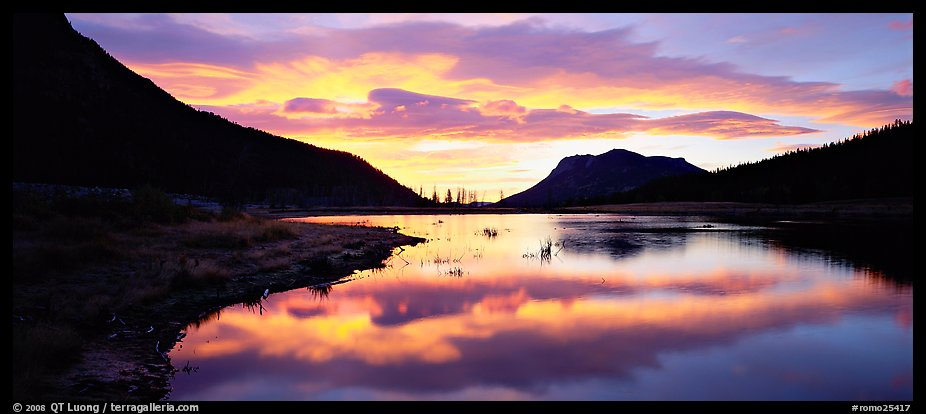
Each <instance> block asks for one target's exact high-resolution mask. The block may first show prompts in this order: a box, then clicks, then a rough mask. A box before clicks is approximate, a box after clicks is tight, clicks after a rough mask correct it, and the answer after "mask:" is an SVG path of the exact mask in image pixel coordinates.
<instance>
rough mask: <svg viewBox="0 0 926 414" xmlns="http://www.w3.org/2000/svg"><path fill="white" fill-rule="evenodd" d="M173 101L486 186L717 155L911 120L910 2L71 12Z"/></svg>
mask: <svg viewBox="0 0 926 414" xmlns="http://www.w3.org/2000/svg"><path fill="white" fill-rule="evenodd" d="M68 18H69V19H70V20H71V21H72V23H73V25H74V27H75V29H77V30H78V31H79V32H81V33H82V34H84V35H86V36H89V37H91V38H92V39H94V40H95V41H97V42H98V43H99V44H100V45H101V46H102V47H103V48H104V49H106V50H107V51H108V52H110V53H111V54H112V55H113V56H115V57H116V58H117V59H119V60H120V61H121V62H123V63H124V64H125V65H127V66H128V67H129V68H131V69H132V70H134V71H135V72H137V73H139V74H141V75H143V76H145V77H148V78H150V79H151V80H152V81H154V82H155V83H156V84H157V85H158V86H160V87H161V88H163V89H165V90H167V91H168V92H169V93H171V94H172V95H173V96H175V97H176V98H177V99H179V100H181V101H183V102H185V103H188V104H190V105H193V106H195V107H197V108H200V109H203V110H206V111H211V112H214V113H217V114H220V115H222V116H224V117H226V118H228V119H230V120H232V121H235V122H237V123H239V124H242V125H245V126H251V127H255V128H259V129H262V130H266V131H268V132H271V133H274V134H278V135H282V136H285V137H290V138H294V139H298V140H301V141H304V142H308V143H312V144H315V145H318V146H321V147H326V148H333V149H339V150H345V151H349V152H352V153H355V154H357V155H359V156H361V157H363V158H364V159H366V160H367V161H369V162H370V163H371V164H373V165H374V166H376V167H377V168H380V169H382V170H383V171H384V172H386V173H387V174H389V175H391V176H393V177H394V178H396V179H397V180H398V181H399V182H401V183H402V184H405V185H407V186H410V187H413V188H414V189H415V190H418V188H419V187H420V186H423V187H424V189H425V192H426V193H427V194H430V190H431V188H432V187H433V186H436V187H437V188H438V189H439V191H440V192H443V191H444V189H446V188H448V187H452V188H456V187H459V186H464V187H466V188H467V189H471V190H477V191H479V192H480V193H482V194H487V195H484V196H483V198H484V199H485V200H486V201H495V200H497V199H498V194H499V190H501V191H504V193H505V194H513V193H516V192H518V191H521V190H524V189H526V188H527V187H529V186H531V185H532V184H534V183H536V182H537V181H539V180H540V179H542V178H544V177H545V176H546V175H547V174H548V173H549V172H550V170H551V169H553V167H554V166H555V165H556V163H557V162H558V161H559V160H560V159H562V158H563V157H566V156H570V155H575V154H599V153H602V152H605V151H607V150H609V149H612V148H625V149H629V150H631V151H635V152H639V153H642V154H644V155H666V156H672V157H684V158H686V159H687V160H688V161H689V162H692V163H693V164H695V165H698V166H700V167H702V168H706V169H713V168H717V167H722V166H726V165H729V164H731V163H738V162H743V161H753V160H758V159H761V158H765V157H768V156H769V155H770V154H773V153H777V152H781V151H785V150H788V149H794V148H806V147H814V146H819V145H821V144H824V143H826V142H830V141H834V140H838V139H841V138H844V137H846V136H847V135H851V134H853V133H856V132H860V131H862V130H864V129H867V128H873V127H877V126H880V125H883V124H885V123H888V122H891V121H893V120H895V119H903V120H909V119H912V111H913V109H912V106H913V104H912V101H913V64H912V59H913V46H912V38H913V22H912V15H911V14H750V15H739V14H724V15H705V14H697V15H694V14H687V15H686V14H655V15H636V14H633V15H629V14H628V15H623V14H617V15H609V14H591V15H582V14H563V15H517V14H511V15H509V14H502V15H498V14H459V15H416V14H385V15H366V14H351V15H290V14H259V15H248V14H179V15H175V14H68Z"/></svg>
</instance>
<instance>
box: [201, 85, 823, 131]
mask: <svg viewBox="0 0 926 414" xmlns="http://www.w3.org/2000/svg"><path fill="white" fill-rule="evenodd" d="M368 100H369V104H370V105H368V106H365V108H367V109H366V110H367V111H369V113H368V114H366V116H354V117H327V118H317V117H313V118H304V119H290V118H284V117H281V116H279V115H277V114H276V111H277V110H278V109H279V105H276V106H275V105H271V104H267V103H261V104H260V105H238V106H235V107H207V106H200V108H202V109H205V110H209V111H213V112H217V113H220V114H222V115H225V116H227V117H229V118H231V119H234V120H237V121H238V122H241V123H245V124H248V125H254V126H256V127H259V128H264V129H267V130H270V131H275V132H277V133H282V134H306V135H311V134H312V133H319V132H333V131H339V132H341V133H344V134H345V136H353V137H368V136H397V137H424V136H433V135H442V136H447V137H451V138H458V139H484V140H490V141H538V140H551V139H561V138H578V137H590V136H598V137H604V136H608V137H615V136H617V137H619V136H621V135H623V134H626V133H630V132H644V133H651V134H675V135H707V136H712V137H716V138H722V139H736V138H749V137H757V136H758V137H761V136H771V135H777V136H784V135H800V134H807V133H812V132H819V131H817V130H815V129H810V128H804V127H798V126H787V125H780V124H779V123H778V122H777V121H775V120H771V119H767V118H762V117H758V116H755V115H750V114H745V113H741V112H732V111H714V112H700V113H694V114H688V115H681V116H674V117H667V118H659V119H648V118H646V117H644V116H642V115H635V114H628V113H613V114H592V113H588V112H584V111H580V110H577V109H575V108H571V107H569V106H566V105H563V106H561V107H559V108H556V109H526V108H524V107H523V106H520V105H518V104H517V103H516V102H514V101H511V100H505V101H491V102H488V103H486V104H484V105H479V104H478V103H477V102H475V101H472V100H466V99H456V98H450V97H443V96H435V95H424V94H419V93H414V92H409V91H405V90H402V89H394V88H389V89H375V90H373V91H370V93H369V96H368ZM336 105H342V104H339V103H337V102H334V101H329V100H325V99H314V98H295V99H291V100H289V101H287V102H286V104H285V105H283V111H284V112H287V113H298V112H312V113H326V112H324V111H326V110H327V109H326V108H334V107H335V106H336ZM344 105H347V104H344ZM359 106H363V105H359ZM500 108H501V109H504V111H503V113H499V112H500ZM328 113H331V112H328Z"/></svg>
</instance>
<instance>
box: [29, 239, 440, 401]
mask: <svg viewBox="0 0 926 414" xmlns="http://www.w3.org/2000/svg"><path fill="white" fill-rule="evenodd" d="M261 223H262V222H261ZM227 224H228V223H215V222H213V223H209V224H205V225H204V224H201V223H193V224H188V225H190V226H208V225H215V226H219V225H227ZM248 224H251V223H250V222H248ZM259 225H260V226H267V225H269V224H259ZM185 226H187V225H180V226H168V227H163V228H160V229H159V231H160V232H161V233H160V235H158V236H155V238H156V239H157V238H159V239H161V240H158V241H159V242H160V243H161V246H154V247H152V249H153V250H157V247H161V249H160V250H157V254H158V255H159V256H158V257H168V256H166V255H179V257H182V258H183V257H187V256H188V255H189V258H190V261H192V260H194V259H193V258H194V257H196V259H195V260H196V266H199V263H200V260H202V262H203V266H202V267H203V268H206V267H207V263H219V264H220V265H224V266H225V267H224V268H222V269H223V270H222V271H224V272H228V273H227V274H225V275H224V276H223V278H222V279H197V280H194V281H193V282H189V283H188V284H183V285H178V286H175V285H174V284H169V285H166V286H167V288H168V289H169V290H168V291H167V292H166V293H165V294H162V295H160V296H157V297H155V298H153V299H138V300H135V299H132V300H131V302H130V303H129V304H128V305H119V306H116V305H114V306H113V307H112V308H107V309H110V310H107V311H106V313H105V315H104V314H102V312H99V313H98V314H97V317H92V318H90V319H86V318H87V317H84V320H83V325H82V326H83V327H82V328H80V331H79V332H80V334H79V341H80V345H79V347H78V348H77V349H75V350H73V355H71V356H70V358H71V359H72V360H74V361H75V362H73V363H72V364H70V365H69V366H67V367H66V368H65V369H64V370H63V371H54V372H48V373H45V374H41V375H40V376H38V377H35V378H37V379H38V382H37V383H36V384H35V386H36V387H38V388H36V389H34V390H33V392H31V393H30V394H29V395H18V396H17V395H14V397H16V398H21V399H38V400H53V399H66V400H74V401H99V400H112V401H158V400H165V399H169V395H170V391H171V386H170V384H171V380H172V379H173V376H174V374H175V373H177V372H179V369H175V368H174V366H173V365H172V364H171V362H170V360H169V358H168V356H167V354H168V353H169V351H170V350H171V349H173V347H174V346H175V345H176V344H177V343H178V342H179V340H181V339H182V334H181V332H183V331H184V329H185V328H186V327H187V326H189V325H191V324H194V325H195V324H197V323H198V322H200V321H204V320H207V319H209V318H213V317H217V316H218V313H219V312H221V309H223V308H225V307H228V306H234V305H237V304H253V306H255V309H260V306H261V305H260V303H261V300H262V298H263V296H264V293H265V292H267V293H268V294H269V293H277V292H283V291H288V290H292V289H300V288H306V287H312V286H315V285H319V284H328V283H332V282H336V281H338V280H340V279H342V278H344V277H346V276H350V275H351V274H352V272H354V271H355V270H363V269H370V268H377V267H382V266H384V264H383V261H385V260H386V259H387V258H388V257H389V256H391V255H392V252H393V251H394V249H395V248H398V247H400V246H407V245H415V244H418V243H421V242H424V241H425V239H423V238H419V237H413V236H407V235H403V234H400V233H398V232H397V231H396V230H395V229H390V228H382V227H358V226H338V225H323V224H306V223H293V224H292V225H289V226H288V228H291V229H294V230H293V231H294V232H295V234H294V236H295V237H287V238H281V239H273V240H270V241H260V242H257V241H255V242H253V244H249V245H248V247H247V248H218V247H210V248H199V249H195V248H190V247H188V246H185V245H184V244H183V243H180V242H178V240H184V239H183V238H182V237H184V236H187V237H188V236H189V234H186V233H181V230H183V231H186V232H187V233H193V234H194V235H197V236H202V234H204V232H205V230H203V227H193V228H192V230H191V229H188V228H185ZM206 229H209V227H206ZM195 232H199V233H195ZM14 236H15V233H14ZM118 236H125V237H126V238H127V239H128V240H129V241H133V242H134V241H137V240H136V239H138V238H142V239H145V237H139V236H136V235H134V234H133V235H131V237H130V236H128V235H121V234H120V235H118ZM15 241H16V239H15V237H14V242H15ZM165 245H166V246H167V247H166V248H165V247H163V246H165ZM126 246H127V247H126V249H127V250H129V252H130V254H131V256H129V257H124V258H123V259H121V260H119V261H116V262H108V263H105V264H103V265H95V266H93V267H90V268H88V269H84V273H89V274H91V277H101V278H107V279H106V280H107V281H98V282H97V283H100V284H102V285H99V286H98V288H99V291H101V292H102V291H103V290H104V289H105V287H106V285H108V284H112V282H111V281H112V280H113V279H116V278H120V277H122V278H126V277H130V276H128V274H129V269H137V268H140V267H144V266H149V265H150V264H151V263H152V257H153V256H152V253H151V252H150V251H144V250H145V248H144V247H143V246H142V245H137V244H129V243H127V244H126ZM284 249H285V251H286V253H287V255H286V256H284V257H283V258H282V259H281V258H279V257H276V256H268V257H275V258H274V259H273V260H276V261H277V262H271V264H272V265H273V266H274V269H273V270H266V268H263V267H261V266H260V264H255V263H246V264H241V263H240V260H241V259H240V258H242V257H243V258H245V259H247V258H254V261H255V262H256V261H259V260H266V259H265V258H264V257H263V256H258V254H267V253H268V252H275V251H277V250H284ZM14 257H15V254H14ZM170 257H177V256H170ZM181 260H186V259H181ZM165 261H166V260H161V265H162V267H163V265H164V262H165ZM168 266H170V264H168ZM207 271H209V270H207ZM159 274H160V273H159ZM147 277H151V276H147ZM157 277H163V276H157ZM70 283H73V281H69V280H67V279H49V280H46V281H43V282H38V283H37V284H26V285H22V284H17V285H14V318H15V315H16V314H17V313H18V314H20V315H23V316H25V318H26V319H22V318H21V319H20V322H18V323H19V324H20V329H37V327H38V326H45V325H43V324H48V323H52V322H41V321H42V320H48V318H52V320H54V319H55V318H56V317H55V316H54V314H49V315H46V316H41V314H40V313H36V312H38V311H37V310H36V309H39V308H41V306H42V305H41V304H39V303H29V302H28V298H29V297H30V296H29V295H30V293H26V292H33V291H35V290H36V289H38V290H43V291H44V292H45V294H46V295H48V297H60V296H61V295H68V294H70V295H72V296H79V295H80V294H76V293H74V292H70V293H69V286H71V285H70ZM162 283H163V282H162ZM100 294H104V293H100ZM17 297H18V298H19V299H18V300H17ZM77 300H78V301H80V300H83V301H84V302H88V301H92V300H93V299H92V298H87V297H86V296H83V297H81V298H80V299H77ZM23 301H26V302H23ZM17 302H19V303H17ZM78 303H80V302H78ZM62 306H67V305H62ZM17 308H18V309H17ZM30 309H31V310H30ZM68 311H69V310H68V309H63V310H60V311H57V312H68ZM111 312H115V313H111ZM31 314H34V315H35V321H33V318H32V317H31ZM14 320H15V319H14ZM59 324H60V323H59ZM29 326H34V328H29ZM61 326H62V327H65V328H66V325H61ZM55 329H58V328H55ZM44 357H45V358H54V357H55V356H52V355H48V356H44ZM14 394H16V393H15V392H14Z"/></svg>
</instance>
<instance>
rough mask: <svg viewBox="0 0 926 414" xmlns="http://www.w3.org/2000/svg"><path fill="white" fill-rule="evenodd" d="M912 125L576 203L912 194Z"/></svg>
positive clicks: (894, 126) (783, 201)
mask: <svg viewBox="0 0 926 414" xmlns="http://www.w3.org/2000/svg"><path fill="white" fill-rule="evenodd" d="M913 156H914V152H913V123H912V121H900V120H897V121H895V122H894V123H892V124H889V125H885V126H882V127H880V128H876V129H872V130H869V131H866V132H864V133H861V134H856V135H854V136H852V137H851V138H847V139H845V140H842V141H840V142H833V143H829V144H826V145H824V146H822V147H818V148H807V149H798V150H794V151H789V152H787V153H784V154H780V155H777V156H774V157H772V158H768V159H765V160H762V161H757V162H747V163H742V164H739V165H736V166H733V167H728V168H723V169H718V170H716V171H714V172H710V173H695V174H688V175H682V176H676V177H667V178H661V179H657V180H653V181H651V182H649V183H647V184H645V185H643V186H640V187H638V188H636V189H634V190H631V191H627V192H622V193H615V194H611V195H608V196H604V197H597V198H593V199H587V200H583V201H582V202H581V203H576V202H573V203H571V204H573V205H595V204H609V203H618V204H619V203H638V202H656V201H741V202H763V203H780V204H790V203H807V202H814V201H826V200H846V199H858V198H877V197H908V196H913Z"/></svg>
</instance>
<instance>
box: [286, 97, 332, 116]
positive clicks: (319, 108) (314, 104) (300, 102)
mask: <svg viewBox="0 0 926 414" xmlns="http://www.w3.org/2000/svg"><path fill="white" fill-rule="evenodd" d="M283 111H284V112H311V113H319V114H335V113H337V112H338V110H337V108H336V107H335V102H334V101H331V100H328V99H318V98H294V99H290V100H288V101H286V103H285V104H284V105H283Z"/></svg>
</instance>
